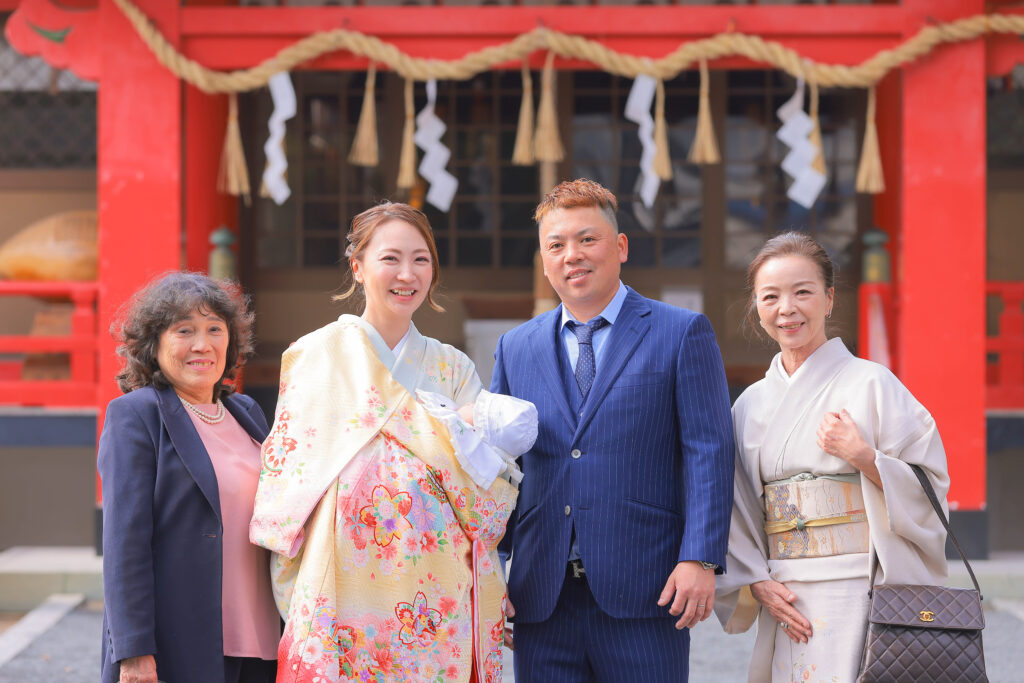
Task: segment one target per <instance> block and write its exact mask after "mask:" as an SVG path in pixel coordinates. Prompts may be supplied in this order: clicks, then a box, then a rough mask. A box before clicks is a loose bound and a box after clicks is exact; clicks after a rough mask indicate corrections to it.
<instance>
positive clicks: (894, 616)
mask: <svg viewBox="0 0 1024 683" xmlns="http://www.w3.org/2000/svg"><path fill="white" fill-rule="evenodd" d="M868 621H869V622H871V623H873V624H889V625H891V626H905V627H908V628H939V629H961V630H970V631H980V630H981V629H983V628H985V616H984V614H983V613H982V609H981V596H980V595H979V594H978V591H976V590H974V589H972V588H945V587H943V586H913V585H901V584H892V585H882V586H875V587H874V590H873V592H872V595H871V609H870V611H869V613H868Z"/></svg>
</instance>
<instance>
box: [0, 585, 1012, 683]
mask: <svg viewBox="0 0 1024 683" xmlns="http://www.w3.org/2000/svg"><path fill="white" fill-rule="evenodd" d="M992 603H993V604H989V605H987V611H986V615H985V617H986V628H985V632H984V642H985V659H986V664H987V666H988V672H989V680H990V681H991V682H992V683H1021V682H1024V601H1019V600H1016V601H1015V600H994V601H992ZM101 624H102V605H101V604H100V603H98V602H95V601H90V602H88V603H86V604H84V605H83V606H81V607H79V608H78V609H76V610H74V611H72V612H71V613H69V614H68V615H67V616H65V617H64V618H63V619H61V620H60V621H59V622H58V623H57V624H56V625H54V626H53V627H52V628H50V629H49V630H48V631H46V632H45V633H43V634H42V635H41V636H39V637H38V638H37V639H35V640H34V641H33V642H32V644H31V645H29V646H28V647H27V648H26V649H25V650H23V651H22V652H21V653H20V654H19V655H17V656H16V657H14V658H13V659H12V660H11V661H9V662H8V663H7V664H5V665H3V666H0V683H44V682H46V683H49V682H50V681H60V682H61V683H95V682H96V681H98V680H99V646H100V630H101ZM0 638H2V635H0ZM692 643H693V644H692V648H691V655H690V680H691V681H694V682H695V683H704V682H705V681H707V682H715V683H731V682H733V681H735V682H736V683H742V682H743V681H745V680H746V668H747V660H748V658H749V656H750V650H751V648H752V647H753V634H752V633H745V634H742V635H737V636H729V635H726V634H725V633H723V632H722V629H721V628H720V627H719V626H718V624H717V622H712V621H707V622H704V623H702V624H701V625H700V626H699V627H698V628H696V629H695V630H694V632H693V634H692ZM511 660H512V658H511V656H508V657H506V674H505V677H504V681H503V683H512V681H513V676H512V673H511V669H512V661H511ZM623 683H626V682H623Z"/></svg>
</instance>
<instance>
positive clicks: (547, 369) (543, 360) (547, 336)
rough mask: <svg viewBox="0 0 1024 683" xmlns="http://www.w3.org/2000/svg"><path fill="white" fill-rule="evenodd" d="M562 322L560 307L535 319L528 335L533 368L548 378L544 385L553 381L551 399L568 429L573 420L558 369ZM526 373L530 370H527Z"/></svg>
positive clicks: (571, 426)
mask: <svg viewBox="0 0 1024 683" xmlns="http://www.w3.org/2000/svg"><path fill="white" fill-rule="evenodd" d="M561 320H562V307H561V306H559V307H558V308H556V309H555V310H553V311H551V312H549V313H546V314H545V315H542V316H540V317H538V318H536V319H535V324H534V326H533V330H532V331H531V333H530V346H531V347H532V348H533V368H532V370H533V371H534V372H538V373H539V374H540V376H541V377H544V378H548V382H546V384H547V385H548V386H550V384H551V383H550V379H551V378H554V379H555V384H556V385H557V386H558V388H557V389H555V388H552V391H551V392H550V395H551V399H552V401H554V403H555V405H557V406H558V411H559V413H561V415H562V418H563V419H565V421H566V424H567V426H568V428H569V429H572V428H573V424H574V420H573V417H572V410H570V408H569V399H568V397H567V396H566V395H565V386H564V383H563V382H562V373H561V371H559V369H558V353H560V348H559V346H558V344H559V343H560V340H559V338H558V324H559V323H560V322H561ZM526 371H527V372H530V371H531V369H530V368H527V369H526Z"/></svg>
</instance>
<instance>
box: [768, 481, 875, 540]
mask: <svg viewBox="0 0 1024 683" xmlns="http://www.w3.org/2000/svg"><path fill="white" fill-rule="evenodd" d="M764 506H765V525H764V530H765V533H767V534H768V557H769V558H770V559H773V560H789V559H794V558H802V557H825V556H828V555H845V554H848V553H866V552H867V551H868V520H867V514H866V513H865V511H864V497H863V495H862V494H861V488H860V475H859V474H825V475H821V476H815V475H813V474H811V473H810V472H803V473H801V474H797V475H796V476H793V477H790V478H789V479H780V480H778V481H770V482H768V483H766V484H765V485H764Z"/></svg>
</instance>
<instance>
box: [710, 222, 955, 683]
mask: <svg viewBox="0 0 1024 683" xmlns="http://www.w3.org/2000/svg"><path fill="white" fill-rule="evenodd" d="M747 284H748V287H749V289H750V292H751V300H750V305H749V312H750V314H751V323H752V324H754V325H756V326H757V327H760V328H761V329H762V330H763V331H764V332H765V333H766V334H767V335H768V336H769V337H771V338H772V339H773V340H774V341H775V342H776V343H778V345H779V353H778V354H777V355H776V356H775V358H774V359H773V360H772V364H771V367H769V368H768V372H767V373H766V375H765V377H764V379H762V380H760V381H758V382H756V383H755V384H753V385H752V386H750V387H749V388H748V389H747V390H746V391H745V392H744V393H743V394H742V395H741V396H740V397H739V399H737V401H736V404H735V406H734V407H733V418H734V423H735V429H736V446H737V459H736V484H735V492H736V495H735V505H734V508H733V515H732V526H731V531H730V535H729V555H728V568H729V570H728V573H727V574H726V575H725V576H723V577H719V583H718V591H717V600H716V604H715V611H716V612H717V613H718V616H719V618H720V619H721V621H722V624H723V625H724V626H725V629H726V631H728V632H730V633H738V632H742V631H746V630H747V629H748V628H749V627H750V626H751V625H752V624H753V623H754V622H755V621H756V622H757V638H756V641H755V645H754V653H753V658H752V661H751V663H750V673H749V680H750V681H800V682H803V681H828V682H830V683H853V681H854V680H855V679H856V676H857V670H858V666H859V662H860V657H861V651H862V647H863V643H864V636H865V632H866V624H867V608H868V595H867V594H868V574H869V571H870V567H871V563H872V562H873V561H875V560H877V561H878V563H879V571H878V579H877V582H878V583H921V584H932V583H941V582H942V580H943V579H944V577H945V575H946V560H945V555H944V547H945V531H944V530H943V528H942V525H941V524H940V522H939V520H938V519H937V518H936V516H935V512H934V511H933V510H932V508H931V505H930V504H929V503H928V499H927V498H926V496H925V494H924V492H923V491H922V489H921V486H920V484H919V483H918V481H917V479H916V478H915V476H914V473H913V470H912V469H911V468H910V465H911V464H916V465H920V466H921V467H922V468H924V470H925V471H926V472H927V473H928V476H929V479H930V480H931V482H932V484H933V486H934V487H935V490H936V493H937V494H938V496H939V498H940V500H942V501H943V502H945V497H946V491H947V490H948V488H949V476H948V474H947V471H946V457H945V452H944V450H943V448H942V442H941V440H940V439H939V434H938V431H937V429H936V427H935V422H934V420H933V419H932V417H931V415H929V414H928V411H927V410H925V408H924V407H923V406H922V405H921V404H920V403H918V402H917V400H915V399H914V397H913V396H912V395H911V394H910V392H909V391H908V390H907V389H906V387H904V386H903V385H902V384H901V383H900V381H899V380H898V379H896V377H895V376H894V375H893V374H892V373H891V372H889V370H887V369H886V368H885V367H883V366H881V365H878V364H876V363H872V362H870V361H867V360H862V359H859V358H856V357H854V356H853V355H852V354H850V352H849V351H848V350H847V349H846V346H844V345H843V342H842V340H841V339H839V338H833V339H828V338H827V337H826V332H825V327H826V319H827V318H828V317H830V315H831V313H832V307H833V305H834V303H835V298H834V295H835V290H834V274H833V266H832V263H831V261H830V260H829V257H828V255H827V254H826V253H825V250H824V249H823V248H822V247H821V245H819V244H818V243H817V242H815V241H814V240H812V239H811V238H809V237H807V236H806V235H802V234H800V233H787V234H784V235H780V236H778V237H775V238H773V239H771V240H769V241H768V242H767V243H766V244H765V246H764V248H763V249H762V250H761V251H760V253H759V254H758V255H757V257H756V258H755V259H754V261H753V262H752V263H751V264H750V267H749V269H748V271H747Z"/></svg>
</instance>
